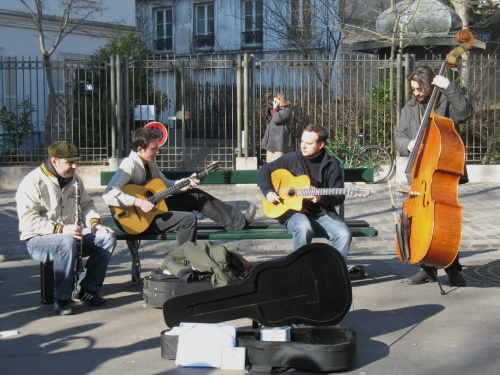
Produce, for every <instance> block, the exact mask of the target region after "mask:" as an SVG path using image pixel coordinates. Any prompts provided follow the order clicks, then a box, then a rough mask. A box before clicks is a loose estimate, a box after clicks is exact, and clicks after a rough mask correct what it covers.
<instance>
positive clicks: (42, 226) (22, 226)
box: [16, 164, 100, 240]
mask: <svg viewBox="0 0 500 375" xmlns="http://www.w3.org/2000/svg"><path fill="white" fill-rule="evenodd" d="M76 181H78V183H79V185H80V191H81V195H80V206H81V210H82V221H83V222H84V223H85V225H86V226H87V227H88V228H90V227H91V226H92V224H94V223H95V222H100V215H99V214H98V213H97V210H96V208H95V205H94V201H93V200H92V198H91V197H90V195H89V194H88V193H87V191H86V190H85V188H84V186H83V183H82V180H81V179H80V177H78V175H76V174H75V176H74V177H73V181H72V182H71V183H69V184H67V185H66V186H65V187H64V188H63V189H61V187H60V186H59V182H58V181H57V178H56V177H55V176H54V175H53V174H52V173H51V172H50V171H48V170H47V169H46V168H45V165H43V164H42V166H41V167H40V168H37V169H35V170H33V171H31V172H30V173H29V174H28V175H27V176H26V177H25V178H24V179H23V181H22V182H21V184H20V185H19V189H18V190H17V193H16V204H17V215H18V217H19V232H20V233H21V240H28V239H30V238H32V237H35V236H44V235H47V234H54V233H61V232H62V228H63V227H64V226H65V225H68V224H75V223H76V219H75V217H76V200H75V198H76V195H75V182H76Z"/></svg>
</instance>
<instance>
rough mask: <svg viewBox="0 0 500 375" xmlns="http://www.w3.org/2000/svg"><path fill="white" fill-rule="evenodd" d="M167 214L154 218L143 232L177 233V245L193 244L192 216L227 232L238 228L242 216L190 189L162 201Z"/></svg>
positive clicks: (194, 225) (244, 221)
mask: <svg viewBox="0 0 500 375" xmlns="http://www.w3.org/2000/svg"><path fill="white" fill-rule="evenodd" d="M165 203H166V204H167V208H168V212H166V213H164V214H162V215H158V216H157V217H155V219H154V221H153V223H152V224H151V226H150V227H149V228H148V230H147V231H146V232H147V233H158V234H161V233H169V232H170V233H171V232H177V243H178V244H179V245H182V244H183V243H185V242H186V241H191V242H196V233H197V229H196V223H197V220H196V215H194V214H193V213H192V211H197V212H201V213H202V214H203V215H204V216H206V217H208V218H209V219H211V220H213V221H215V222H216V223H217V224H220V225H222V226H223V227H225V228H230V229H242V228H244V227H245V225H246V220H245V215H244V214H242V213H241V212H240V211H238V210H237V209H235V208H234V207H232V206H230V205H228V204H226V203H224V202H222V201H220V200H219V199H217V198H215V197H213V196H212V195H210V194H208V193H206V192H204V191H203V190H200V189H190V190H188V191H186V192H184V193H180V194H176V195H173V196H171V197H168V198H166V199H165Z"/></svg>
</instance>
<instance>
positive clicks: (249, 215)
mask: <svg viewBox="0 0 500 375" xmlns="http://www.w3.org/2000/svg"><path fill="white" fill-rule="evenodd" d="M255 215H257V206H256V205H255V204H251V205H250V207H248V210H247V212H245V221H246V226H247V227H248V226H249V225H250V224H251V223H252V221H253V220H254V219H255Z"/></svg>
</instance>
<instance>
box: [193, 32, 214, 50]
mask: <svg viewBox="0 0 500 375" xmlns="http://www.w3.org/2000/svg"><path fill="white" fill-rule="evenodd" d="M214 39H215V38H214V35H213V34H210V35H195V36H194V46H195V47H198V48H202V47H213V46H214Z"/></svg>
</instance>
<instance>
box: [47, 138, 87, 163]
mask: <svg viewBox="0 0 500 375" xmlns="http://www.w3.org/2000/svg"><path fill="white" fill-rule="evenodd" d="M49 156H52V157H55V158H61V159H66V160H67V161H77V160H80V159H81V158H82V157H81V156H80V153H79V152H78V148H77V147H76V146H75V145H74V144H72V143H69V142H68V141H57V142H54V143H52V144H51V145H50V146H49Z"/></svg>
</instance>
